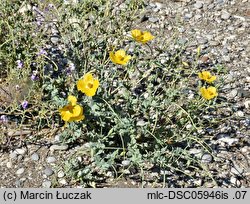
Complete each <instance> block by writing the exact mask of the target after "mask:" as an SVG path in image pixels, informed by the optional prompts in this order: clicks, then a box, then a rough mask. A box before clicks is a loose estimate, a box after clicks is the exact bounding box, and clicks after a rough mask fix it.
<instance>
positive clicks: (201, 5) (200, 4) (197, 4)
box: [194, 1, 203, 9]
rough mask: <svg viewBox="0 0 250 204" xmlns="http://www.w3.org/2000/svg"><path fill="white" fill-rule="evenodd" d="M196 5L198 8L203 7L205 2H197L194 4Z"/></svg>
mask: <svg viewBox="0 0 250 204" xmlns="http://www.w3.org/2000/svg"><path fill="white" fill-rule="evenodd" d="M194 7H195V8H196V9H201V8H202V7H203V4H202V2H199V1H198V2H196V3H195V4H194Z"/></svg>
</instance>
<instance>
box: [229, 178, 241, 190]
mask: <svg viewBox="0 0 250 204" xmlns="http://www.w3.org/2000/svg"><path fill="white" fill-rule="evenodd" d="M230 182H231V183H232V184H233V185H235V187H237V188H239V187H240V186H241V182H240V181H239V180H238V179H237V178H235V177H233V176H232V177H231V178H230Z"/></svg>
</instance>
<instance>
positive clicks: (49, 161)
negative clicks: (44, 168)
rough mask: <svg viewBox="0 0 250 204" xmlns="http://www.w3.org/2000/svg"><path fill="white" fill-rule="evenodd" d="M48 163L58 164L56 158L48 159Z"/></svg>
mask: <svg viewBox="0 0 250 204" xmlns="http://www.w3.org/2000/svg"><path fill="white" fill-rule="evenodd" d="M46 160H47V162H48V163H55V162H56V158H55V157H47V159H46Z"/></svg>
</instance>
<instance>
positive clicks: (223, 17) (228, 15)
mask: <svg viewBox="0 0 250 204" xmlns="http://www.w3.org/2000/svg"><path fill="white" fill-rule="evenodd" d="M230 16H231V14H230V13H228V12H227V11H222V14H221V18H222V19H223V20H227V19H229V18H230Z"/></svg>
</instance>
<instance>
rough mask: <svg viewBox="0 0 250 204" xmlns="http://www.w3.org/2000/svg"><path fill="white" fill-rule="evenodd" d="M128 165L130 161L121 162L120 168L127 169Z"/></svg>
mask: <svg viewBox="0 0 250 204" xmlns="http://www.w3.org/2000/svg"><path fill="white" fill-rule="evenodd" d="M129 165H130V161H129V160H123V161H122V166H124V167H128V166H129Z"/></svg>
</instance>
